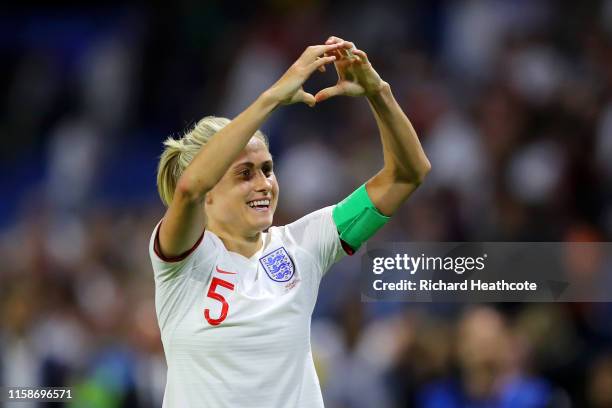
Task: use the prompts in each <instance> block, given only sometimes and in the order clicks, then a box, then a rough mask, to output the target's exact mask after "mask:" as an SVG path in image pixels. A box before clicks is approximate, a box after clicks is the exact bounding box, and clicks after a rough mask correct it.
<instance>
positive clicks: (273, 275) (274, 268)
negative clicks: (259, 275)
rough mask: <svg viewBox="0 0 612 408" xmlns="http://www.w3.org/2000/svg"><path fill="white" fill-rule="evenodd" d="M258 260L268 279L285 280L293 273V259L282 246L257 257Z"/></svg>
mask: <svg viewBox="0 0 612 408" xmlns="http://www.w3.org/2000/svg"><path fill="white" fill-rule="evenodd" d="M259 262H260V263H261V266H263V268H264V270H265V271H266V273H267V274H268V276H269V277H270V279H272V280H273V281H275V282H287V281H288V280H289V279H291V278H292V277H293V274H294V273H295V266H294V265H293V260H292V259H291V257H290V256H289V254H288V253H287V251H286V250H285V248H283V247H280V248H278V249H277V250H274V251H272V252H270V253H269V254H267V255H264V256H263V257H261V258H259Z"/></svg>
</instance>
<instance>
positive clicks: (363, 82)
mask: <svg viewBox="0 0 612 408" xmlns="http://www.w3.org/2000/svg"><path fill="white" fill-rule="evenodd" d="M342 41H344V40H342V39H341V38H338V37H329V38H328V40H327V41H326V42H325V44H335V43H340V42H342ZM329 55H334V56H336V61H335V62H334V66H335V67H336V71H337V72H338V83H337V84H336V85H334V86H331V87H329V88H325V89H322V90H320V91H319V92H317V94H316V95H315V99H316V101H317V102H321V101H324V100H326V99H329V98H331V97H334V96H338V95H347V96H372V95H374V94H376V93H378V92H380V91H381V90H382V89H383V87H384V85H385V82H384V81H383V80H382V79H381V78H380V76H379V75H378V73H377V72H376V71H375V70H374V68H373V67H372V64H370V61H369V60H368V56H367V55H366V53H365V52H363V51H362V50H359V49H357V48H356V47H355V45H354V44H353V43H352V42H350V41H345V44H344V46H343V47H341V48H339V49H337V50H334V51H332V52H331V53H330V54H329Z"/></svg>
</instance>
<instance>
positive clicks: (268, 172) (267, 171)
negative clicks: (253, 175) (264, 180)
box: [261, 164, 272, 177]
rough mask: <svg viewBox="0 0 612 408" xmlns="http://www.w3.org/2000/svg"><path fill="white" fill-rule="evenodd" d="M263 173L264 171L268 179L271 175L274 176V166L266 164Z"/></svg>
mask: <svg viewBox="0 0 612 408" xmlns="http://www.w3.org/2000/svg"><path fill="white" fill-rule="evenodd" d="M261 171H263V173H264V174H265V176H266V177H270V175H272V165H271V164H265V165H264V166H263V167H262V168H261Z"/></svg>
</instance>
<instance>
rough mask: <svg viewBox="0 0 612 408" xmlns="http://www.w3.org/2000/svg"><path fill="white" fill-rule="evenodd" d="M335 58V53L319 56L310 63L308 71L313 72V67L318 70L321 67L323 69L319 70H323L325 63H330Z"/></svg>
mask: <svg viewBox="0 0 612 408" xmlns="http://www.w3.org/2000/svg"><path fill="white" fill-rule="evenodd" d="M335 60H336V56H335V55H330V56H329V57H321V58H318V59H316V60H315V61H314V62H313V63H312V64H311V65H310V67H309V68H310V72H314V70H315V69H318V70H319V71H321V68H323V71H321V72H325V65H326V64H329V63H332V62H334V61H335Z"/></svg>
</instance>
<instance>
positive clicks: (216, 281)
mask: <svg viewBox="0 0 612 408" xmlns="http://www.w3.org/2000/svg"><path fill="white" fill-rule="evenodd" d="M217 286H223V287H224V288H227V289H229V290H234V284H233V283H231V282H228V281H226V280H223V279H220V278H217V277H213V278H212V282H210V287H209V288H208V293H207V294H206V297H209V298H212V299H215V300H217V301H219V302H221V315H220V316H219V317H218V318H217V319H213V318H211V317H210V310H209V309H208V308H206V309H204V317H205V318H206V321H207V322H208V323H210V324H211V325H212V326H218V325H219V324H221V322H223V321H224V320H225V318H226V317H227V312H228V311H229V305H228V304H227V300H225V298H224V297H223V295H221V294H220V293H217Z"/></svg>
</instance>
